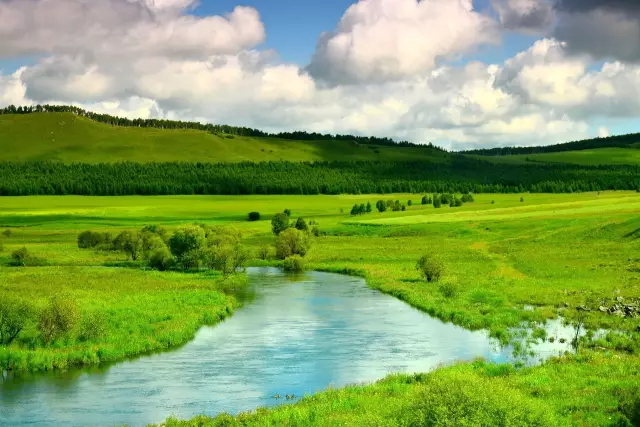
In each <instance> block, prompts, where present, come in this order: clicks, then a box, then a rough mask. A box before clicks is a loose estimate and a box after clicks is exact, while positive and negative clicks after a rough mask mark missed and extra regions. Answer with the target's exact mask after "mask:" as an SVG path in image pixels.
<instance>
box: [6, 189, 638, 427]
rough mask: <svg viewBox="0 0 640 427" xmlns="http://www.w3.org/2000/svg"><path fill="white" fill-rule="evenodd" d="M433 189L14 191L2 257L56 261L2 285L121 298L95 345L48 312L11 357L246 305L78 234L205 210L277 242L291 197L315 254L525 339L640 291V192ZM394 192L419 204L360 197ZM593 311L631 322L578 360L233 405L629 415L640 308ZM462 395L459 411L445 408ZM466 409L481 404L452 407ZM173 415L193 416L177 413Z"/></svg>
mask: <svg viewBox="0 0 640 427" xmlns="http://www.w3.org/2000/svg"><path fill="white" fill-rule="evenodd" d="M421 196H422V195H416V194H413V195H412V194H393V195H385V196H381V195H344V196H236V197H232V196H228V197H227V196H178V197H176V196H162V197H22V198H20V197H7V198H3V199H2V204H1V205H0V231H2V230H3V229H4V228H7V227H8V228H10V229H11V230H12V232H13V235H12V236H11V237H10V238H4V239H3V244H4V253H3V254H0V264H6V262H7V261H8V254H9V253H10V252H11V251H12V250H15V249H18V248H20V247H22V246H26V247H27V248H28V249H29V250H30V251H31V252H32V253H33V254H34V255H35V256H37V257H39V258H42V259H43V260H44V261H46V263H47V264H48V265H49V266H47V267H31V268H9V267H3V268H0V291H2V292H3V293H4V292H10V293H12V294H16V295H21V296H26V297H28V298H29V299H31V300H33V301H34V302H35V303H36V304H37V305H42V304H44V303H45V301H46V299H47V297H48V296H49V295H50V294H52V293H55V292H58V291H61V290H62V291H65V292H68V293H71V294H73V295H75V296H76V298H77V301H78V305H79V306H80V308H81V309H82V310H83V311H91V310H93V309H95V308H97V307H104V308H105V309H106V310H107V312H108V313H109V317H108V318H109V334H108V336H107V337H105V338H104V339H102V340H97V341H96V342H93V343H82V342H78V341H77V340H76V339H74V338H73V337H71V338H69V339H68V340H67V341H62V342H59V343H55V345H54V346H50V347H41V346H39V344H38V342H37V337H36V336H35V331H34V330H33V326H32V329H31V332H28V333H27V334H26V335H25V336H24V337H22V338H21V341H20V342H19V343H16V344H14V345H12V346H10V347H9V348H7V349H0V363H2V361H3V360H4V361H5V362H4V363H5V366H6V360H7V359H8V357H7V356H6V355H7V354H10V355H11V356H10V357H11V360H14V361H18V362H19V363H17V364H15V363H14V364H15V365H16V367H18V368H23V369H50V368H56V367H59V366H66V365H67V364H71V363H95V362H96V361H97V360H98V359H100V360H101V358H102V356H101V355H102V353H96V351H97V349H105V350H104V353H105V354H108V355H109V358H108V360H116V359H118V358H121V357H129V356H132V355H135V354H140V353H143V352H145V351H151V350H155V349H162V348H168V347H170V346H174V345H180V344H182V343H184V342H185V341H187V340H188V339H189V338H190V337H191V336H193V333H194V331H195V330H196V329H197V328H198V327H199V326H200V325H202V324H207V323H213V322H215V321H217V320H218V319H219V318H221V317H223V316H224V315H226V314H228V313H229V312H230V309H228V307H233V305H234V304H235V302H234V301H233V299H231V297H225V296H223V294H222V293H220V291H219V286H221V285H220V284H219V282H216V280H217V279H216V277H215V276H214V277H213V278H212V277H211V276H208V275H206V274H203V275H190V274H186V275H185V274H180V273H157V272H155V273H154V272H142V271H138V270H131V269H116V270H111V269H105V268H95V266H102V265H104V264H105V263H119V262H123V261H124V256H123V255H121V254H114V253H102V252H96V251H92V250H81V249H78V248H77V246H76V240H75V239H76V236H77V234H78V233H79V232H80V231H83V230H86V229H92V230H96V231H112V232H115V231H118V230H122V229H139V228H141V227H142V226H143V225H145V224H151V223H157V224H162V225H166V226H167V227H168V228H169V229H173V228H175V227H176V226H178V225H181V224H185V223H190V222H193V221H202V222H206V223H210V224H230V223H232V224H234V225H235V226H237V227H238V228H239V229H240V230H241V231H242V233H243V235H244V240H243V241H244V243H245V244H246V245H248V246H249V247H250V248H252V249H253V250H255V251H256V252H257V249H258V248H259V247H260V246H261V245H263V244H270V243H273V240H274V239H273V236H272V234H271V232H270V219H271V217H272V216H273V215H274V214H275V213H278V212H281V211H282V210H284V209H285V208H288V209H291V210H292V216H293V218H294V219H295V218H297V217H299V216H302V217H304V218H306V219H307V220H312V219H313V220H315V221H317V222H318V223H319V228H320V229H321V230H322V231H323V233H324V234H325V235H323V236H321V237H318V238H316V239H315V242H314V245H313V247H312V249H311V251H310V252H309V254H308V255H307V257H306V259H307V262H308V263H309V266H310V267H311V268H315V269H319V270H325V271H335V272H343V273H347V274H357V275H361V276H363V277H365V278H366V279H367V283H368V284H369V286H371V287H373V288H376V289H379V290H381V291H382V292H386V293H388V294H390V295H393V296H395V297H397V298H400V299H402V300H404V301H406V302H407V303H409V304H411V305H413V306H415V307H417V308H419V309H421V310H423V311H425V312H427V313H429V314H430V315H433V316H436V317H438V318H440V319H443V320H445V321H451V322H454V323H456V324H458V325H461V326H464V327H467V328H471V329H487V330H489V331H490V333H491V334H492V335H493V336H494V337H497V338H501V339H502V338H505V337H507V336H508V331H509V329H510V328H512V327H516V326H518V325H520V324H521V323H522V322H525V323H530V324H532V322H543V321H545V320H546V319H550V318H555V317H557V316H563V317H564V318H565V319H566V320H568V321H575V320H576V319H577V318H578V317H579V316H580V312H579V311H578V310H577V307H578V306H580V305H583V304H592V303H593V302H591V301H590V300H591V299H593V300H594V301H595V304H597V303H598V302H599V301H598V300H600V299H605V300H608V301H610V300H611V299H612V298H613V297H614V296H623V297H625V298H638V297H640V238H639V237H640V194H638V193H635V192H602V193H600V194H598V193H580V194H553V195H550V194H500V195H497V194H481V195H476V197H475V198H476V201H475V202H474V203H469V204H465V205H464V206H463V207H460V208H449V207H443V208H442V209H434V208H433V207H432V206H430V205H429V206H421V205H420V204H419V203H420V198H421ZM521 197H522V198H523V199H524V201H523V202H521V201H520V199H521ZM378 199H384V200H388V199H389V200H396V199H398V200H400V201H402V202H403V203H406V202H407V201H408V200H409V199H411V200H412V201H413V206H411V207H408V210H407V211H406V212H385V213H383V214H380V213H377V212H375V213H371V214H367V215H364V216H358V217H352V216H350V215H349V214H348V212H349V211H350V209H351V206H353V204H355V203H366V202H367V201H371V203H372V204H375V202H376V200H378ZM492 201H493V203H492ZM251 211H258V212H260V213H261V214H262V220H261V221H257V222H249V221H247V219H246V218H247V214H248V212H251ZM428 252H436V253H437V254H438V255H439V256H440V257H441V258H442V259H443V262H444V265H445V274H444V276H443V279H442V280H441V283H439V284H437V285H433V284H428V283H426V282H425V281H424V280H423V279H422V278H421V277H420V275H419V273H418V272H417V271H416V270H415V263H416V261H417V260H418V258H420V256H421V255H423V254H425V253H428ZM272 262H275V261H272ZM443 289H445V290H447V292H444V291H443ZM203 298H204V299H203ZM169 301H171V303H168V302H169ZM175 301H177V303H175ZM525 306H532V307H533V309H532V310H531V309H528V308H526V307H525ZM167 307H168V308H167ZM193 307H205V308H206V309H205V310H204V311H205V312H208V313H212V314H211V317H206V318H205V317H203V316H201V315H197V314H193V312H194V311H195V312H199V310H192V308H193ZM129 313H133V314H129ZM150 319H152V320H153V319H155V320H153V321H150ZM157 322H159V324H160V325H161V326H160V328H161V329H160V330H159V331H160V332H158V330H156V329H155V328H156V327H157V325H156V323H157ZM586 323H587V325H588V326H589V327H590V328H609V329H614V330H618V331H622V332H624V333H626V334H628V335H627V336H621V335H616V336H610V337H608V338H606V339H602V340H599V341H598V343H597V348H595V349H591V350H585V351H584V353H583V354H581V355H580V356H579V357H577V358H563V359H560V360H555V361H552V362H550V363H548V364H545V365H543V366H541V367H535V368H527V369H522V370H515V369H513V368H505V367H491V366H485V365H478V364H476V365H460V366H454V367H450V368H445V369H441V370H438V371H436V372H435V373H433V374H429V375H423V376H420V377H418V379H416V378H413V379H412V378H411V377H406V376H399V377H391V378H388V379H386V380H385V381H383V382H381V383H380V384H377V385H369V386H364V387H362V386H361V387H349V388H346V389H344V390H331V391H328V392H326V393H322V394H320V395H318V396H315V397H308V398H306V399H305V400H303V401H302V402H301V403H299V404H296V405H294V406H284V407H281V408H277V409H272V410H259V411H257V412H256V413H253V414H245V415H241V416H240V417H239V418H237V419H233V420H231V419H229V418H227V421H228V422H229V423H230V424H229V425H234V424H233V423H238V422H240V423H243V424H241V425H283V424H284V425H287V424H288V425H401V423H405V425H416V423H417V422H418V421H420V420H424V419H425V417H427V419H428V417H431V416H438V417H445V418H439V420H440V422H439V424H440V425H462V424H464V423H465V422H467V425H478V424H479V423H480V422H479V421H478V420H482V419H487V418H482V417H490V419H492V420H493V421H494V424H497V425H531V423H533V422H534V421H535V422H538V423H539V425H571V424H573V425H594V426H595V425H614V424H613V423H614V421H616V420H619V419H620V417H622V416H627V415H628V413H627V412H625V411H627V410H628V408H630V407H631V408H633V407H634V406H633V405H634V403H633V402H634V401H633V398H634V396H637V395H638V394H640V391H638V389H637V384H638V379H639V378H638V376H639V373H638V369H639V368H638V367H640V360H639V357H640V356H639V355H638V353H639V352H640V348H639V346H638V343H639V342H640V340H639V339H638V338H639V337H638V335H639V334H638V332H637V331H638V328H640V319H639V318H635V319H629V318H628V319H623V318H619V317H617V316H611V315H608V314H604V313H601V312H599V311H597V310H595V311H592V312H589V313H588V314H587V316H586ZM30 340H31V341H30ZM34 340H35V341H34ZM30 343H31V344H30ZM33 343H35V344H33ZM29 345H32V346H33V345H35V349H34V350H31V349H30V348H29ZM29 354H31V355H32V356H28V355H29ZM2 355H4V356H2ZM61 355H62V356H61ZM96 355H98V356H97V357H96ZM29 357H31V359H29ZM503 371H504V372H503ZM496 372H497V373H498V374H499V375H498V374H497V373H496ZM634 387H635V388H634ZM478 390H485V392H484V393H478ZM629 402H631V403H629ZM636 405H637V404H636ZM448 407H456V408H459V410H456V411H448V412H447V411H444V409H442V408H448ZM438 408H440V409H438ZM464 408H467V409H468V410H466V409H464ZM473 408H475V409H473ZM625 408H627V409H625ZM471 409H473V410H471ZM437 411H441V412H437ZM465 411H466V412H465ZM434 414H435V415H434ZM438 414H439V415H438ZM456 414H467V415H468V417H470V418H468V419H460V418H446V417H453V416H456ZM625 414H627V415H625ZM412 417H413V418H412ZM421 417H422V418H421ZM526 417H529V418H526ZM531 417H533V418H531ZM221 420H222V421H223V418H221V419H219V420H217V421H213V420H211V419H208V418H198V419H194V420H192V421H191V422H190V423H191V424H187V425H226V424H223V423H222V421H221ZM416 420H418V421H416ZM495 420H498V421H495ZM499 420H503V421H502V422H500V421H499ZM532 420H533V421H532ZM445 421H446V422H445ZM215 423H219V424H215ZM447 423H448V424H447ZM436 424H438V423H436ZM480 424H481V423H480ZM485 424H486V423H485ZM167 425H181V424H179V422H178V421H175V420H170V421H168V422H167ZM427 425H429V424H427ZM618 425H624V424H618Z"/></svg>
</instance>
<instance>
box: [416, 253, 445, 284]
mask: <svg viewBox="0 0 640 427" xmlns="http://www.w3.org/2000/svg"><path fill="white" fill-rule="evenodd" d="M416 270H418V271H419V272H420V273H422V275H423V276H424V277H425V279H426V280H427V282H437V281H438V280H440V277H442V274H443V272H444V265H443V263H442V261H441V260H440V258H438V257H437V256H436V255H434V254H428V255H424V256H423V257H422V258H420V259H419V260H418V263H417V264H416Z"/></svg>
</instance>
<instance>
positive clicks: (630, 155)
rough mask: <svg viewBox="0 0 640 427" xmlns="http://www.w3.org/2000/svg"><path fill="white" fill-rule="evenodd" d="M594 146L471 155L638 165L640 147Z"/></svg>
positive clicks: (491, 159)
mask: <svg viewBox="0 0 640 427" xmlns="http://www.w3.org/2000/svg"><path fill="white" fill-rule="evenodd" d="M638 148H640V147H638ZM638 148H635V146H629V148H596V149H593V150H574V151H559V152H556V153H535V154H516V155H502V156H482V155H471V154H469V155H468V156H469V157H474V158H476V159H480V160H486V161H489V162H492V163H512V164H524V163H534V162H537V163H570V164H576V165H640V149H638Z"/></svg>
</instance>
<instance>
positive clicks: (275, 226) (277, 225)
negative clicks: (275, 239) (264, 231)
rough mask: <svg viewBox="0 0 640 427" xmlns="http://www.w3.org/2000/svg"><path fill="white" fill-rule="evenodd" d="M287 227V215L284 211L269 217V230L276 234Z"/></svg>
mask: <svg viewBox="0 0 640 427" xmlns="http://www.w3.org/2000/svg"><path fill="white" fill-rule="evenodd" d="M288 228H289V215H287V214H286V213H279V214H275V215H274V216H273V218H272V219H271V232H272V233H273V234H275V235H276V236H278V235H279V234H280V233H282V232H283V231H284V230H286V229H288Z"/></svg>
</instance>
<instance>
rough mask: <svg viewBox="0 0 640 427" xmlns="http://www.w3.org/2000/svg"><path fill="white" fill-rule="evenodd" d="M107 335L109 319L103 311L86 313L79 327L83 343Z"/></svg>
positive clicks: (79, 336) (79, 334)
mask: <svg viewBox="0 0 640 427" xmlns="http://www.w3.org/2000/svg"><path fill="white" fill-rule="evenodd" d="M106 333H107V319H106V318H105V315H104V313H102V312H101V311H92V312H89V313H85V314H84V316H82V319H80V325H79V326H78V338H80V340H81V341H95V340H97V339H99V338H102V337H103V336H105V334H106Z"/></svg>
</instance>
